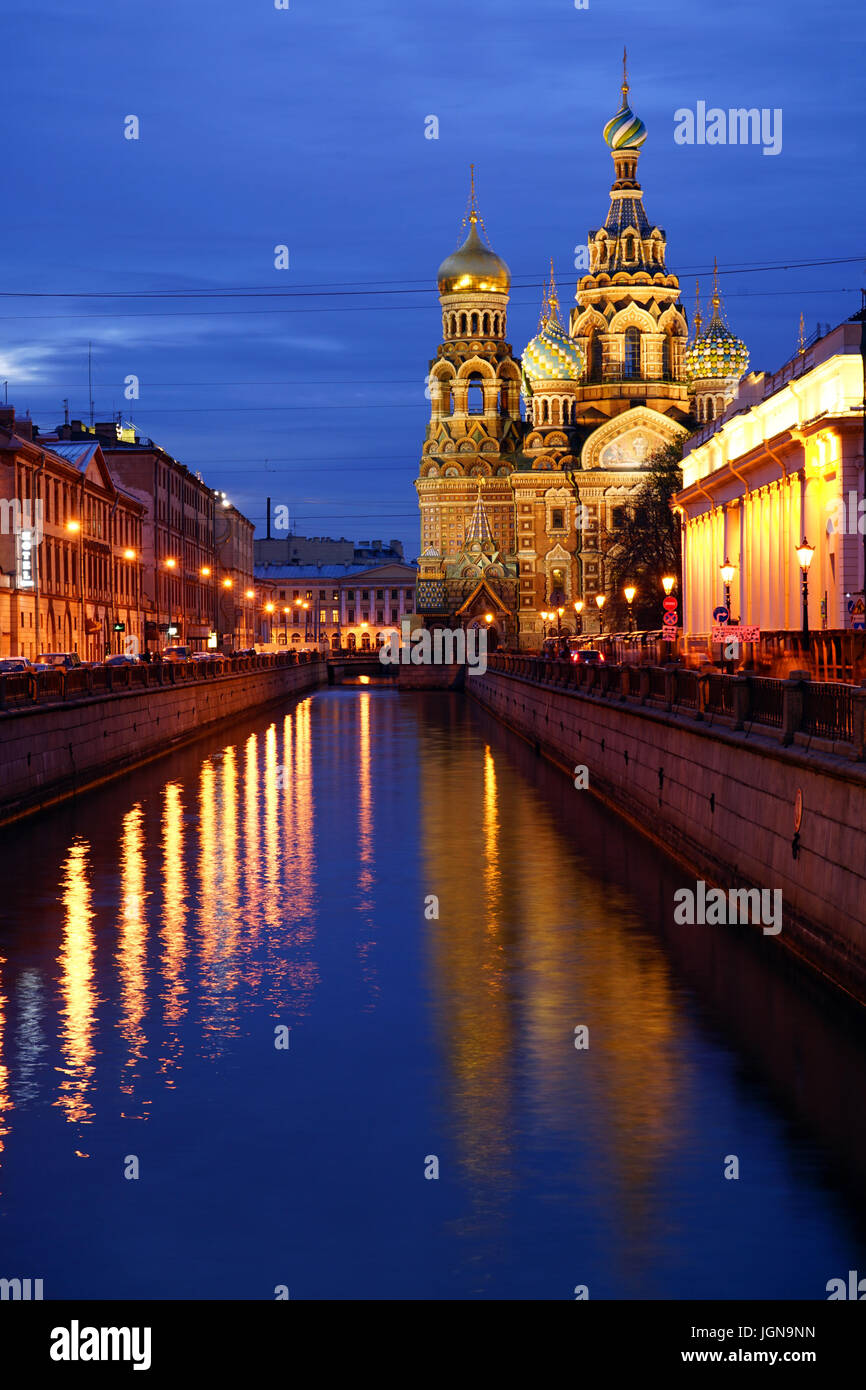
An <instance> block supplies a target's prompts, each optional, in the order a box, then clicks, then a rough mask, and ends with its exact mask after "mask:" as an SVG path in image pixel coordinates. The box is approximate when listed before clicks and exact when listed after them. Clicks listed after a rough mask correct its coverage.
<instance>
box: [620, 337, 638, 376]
mask: <svg viewBox="0 0 866 1390" xmlns="http://www.w3.org/2000/svg"><path fill="white" fill-rule="evenodd" d="M623 376H624V377H625V378H626V380H627V381H632V380H634V378H635V377H639V376H640V329H639V328H627V329H626V330H625V359H624V362H623Z"/></svg>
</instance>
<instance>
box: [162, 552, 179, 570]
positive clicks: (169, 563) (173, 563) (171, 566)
mask: <svg viewBox="0 0 866 1390" xmlns="http://www.w3.org/2000/svg"><path fill="white" fill-rule="evenodd" d="M165 567H166V569H167V570H176V569H177V560H175V559H174V557H173V556H171V555H170V556H169V557H168V559H167V560H166V562H165Z"/></svg>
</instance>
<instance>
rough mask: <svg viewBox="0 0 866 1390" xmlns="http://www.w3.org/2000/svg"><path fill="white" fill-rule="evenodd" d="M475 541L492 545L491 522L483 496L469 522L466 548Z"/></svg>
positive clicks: (477, 502)
mask: <svg viewBox="0 0 866 1390" xmlns="http://www.w3.org/2000/svg"><path fill="white" fill-rule="evenodd" d="M473 541H480V542H481V544H482V545H492V544H493V543H494V542H493V532H492V530H491V529H490V522H489V521H488V519H487V512H486V511H485V510H484V503H483V502H482V501H481V494H480V493H479V494H478V500H477V501H476V503H475V510H474V511H473V513H472V516H471V517H470V520H469V526H468V527H467V530H466V539H465V541H464V546H467V545H471V544H472V542H473Z"/></svg>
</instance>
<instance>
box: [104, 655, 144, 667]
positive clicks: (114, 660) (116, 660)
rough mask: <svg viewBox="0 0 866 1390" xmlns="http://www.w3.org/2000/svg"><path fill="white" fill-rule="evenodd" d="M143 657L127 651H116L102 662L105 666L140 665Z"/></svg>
mask: <svg viewBox="0 0 866 1390" xmlns="http://www.w3.org/2000/svg"><path fill="white" fill-rule="evenodd" d="M140 661H141V658H140V657H138V656H132V655H131V654H128V653H126V652H115V653H114V654H113V655H112V656H107V657H106V658H105V660H104V662H103V663H102V664H103V666H138V665H139V663H140Z"/></svg>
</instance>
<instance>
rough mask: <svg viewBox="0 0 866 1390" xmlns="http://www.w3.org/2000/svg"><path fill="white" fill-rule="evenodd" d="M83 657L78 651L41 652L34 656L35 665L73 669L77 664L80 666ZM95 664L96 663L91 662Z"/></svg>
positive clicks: (66, 669) (64, 669)
mask: <svg viewBox="0 0 866 1390" xmlns="http://www.w3.org/2000/svg"><path fill="white" fill-rule="evenodd" d="M81 664H82V663H81V657H80V656H79V655H78V652H40V653H39V655H38V656H37V657H34V658H33V665H34V666H49V667H51V668H52V669H60V670H63V671H72V670H74V668H75V667H76V666H80V665H81ZM89 664H91V665H93V664H94V663H92V662H91V663H89Z"/></svg>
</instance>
